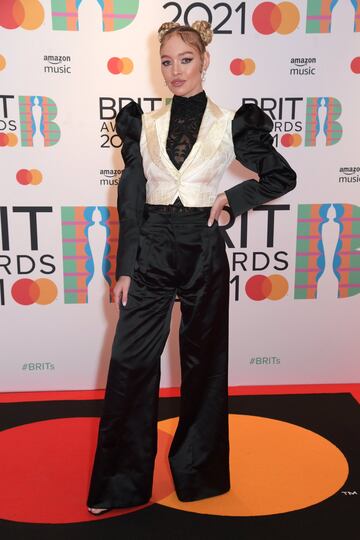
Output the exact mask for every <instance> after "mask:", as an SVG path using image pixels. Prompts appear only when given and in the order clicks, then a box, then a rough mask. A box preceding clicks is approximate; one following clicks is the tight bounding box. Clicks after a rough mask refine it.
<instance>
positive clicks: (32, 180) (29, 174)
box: [16, 169, 43, 186]
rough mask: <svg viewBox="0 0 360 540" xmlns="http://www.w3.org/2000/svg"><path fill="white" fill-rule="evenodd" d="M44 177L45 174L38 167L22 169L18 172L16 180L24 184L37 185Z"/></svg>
mask: <svg viewBox="0 0 360 540" xmlns="http://www.w3.org/2000/svg"><path fill="white" fill-rule="evenodd" d="M42 179H43V176H42V174H41V172H40V171H39V170H38V169H30V170H28V169H20V170H19V171H18V172H17V173H16V180H17V181H18V182H19V184H21V185H23V186H27V185H28V184H32V185H33V186H36V185H38V184H40V183H41V182H42Z"/></svg>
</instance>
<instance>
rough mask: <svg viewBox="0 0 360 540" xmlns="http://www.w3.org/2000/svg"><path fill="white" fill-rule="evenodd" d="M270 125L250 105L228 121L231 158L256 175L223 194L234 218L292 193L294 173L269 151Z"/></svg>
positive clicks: (275, 153)
mask: <svg viewBox="0 0 360 540" xmlns="http://www.w3.org/2000/svg"><path fill="white" fill-rule="evenodd" d="M272 129H273V121H272V119H271V118H270V116H268V115H267V114H266V113H264V112H263V111H262V109H260V107H258V106H257V105H255V104H253V103H245V104H244V105H242V106H241V107H240V108H239V109H238V110H237V111H236V113H235V116H234V118H233V120H232V137H233V142H234V151H235V156H236V159H237V160H238V161H240V162H241V163H242V164H243V165H245V166H246V167H247V168H249V169H251V170H252V171H255V172H257V173H258V175H259V180H255V179H251V180H244V182H242V183H240V184H237V185H236V186H234V187H232V188H230V189H228V190H226V191H225V193H226V196H227V198H228V201H229V205H230V208H231V210H232V212H233V214H234V216H238V215H240V214H243V213H244V212H246V211H247V210H250V209H251V208H254V207H255V206H259V205H260V204H263V203H266V202H268V201H270V200H272V199H275V198H277V197H280V196H281V195H284V194H285V193H287V192H288V191H291V190H292V189H294V187H295V185H296V173H295V171H294V170H293V169H292V168H291V167H290V165H289V163H288V162H287V161H286V159H285V158H284V157H283V156H282V155H281V154H279V152H277V150H275V148H274V147H273V145H272V143H273V140H274V139H273V137H272V136H271V135H270V131H271V130H272Z"/></svg>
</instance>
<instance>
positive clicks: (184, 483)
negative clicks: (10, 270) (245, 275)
mask: <svg viewBox="0 0 360 540" xmlns="http://www.w3.org/2000/svg"><path fill="white" fill-rule="evenodd" d="M159 208H161V207H157V206H152V205H146V213H145V220H144V223H143V225H142V227H141V232H140V240H139V249H138V253H137V259H136V265H135V272H134V274H133V277H132V280H131V285H130V289H129V294H128V301H127V304H126V306H121V307H120V316H119V320H118V324H117V328H116V333H115V338H114V343H113V348H112V355H111V360H110V366H109V373H108V379H107V385H106V391H105V399H104V407H103V413H102V416H101V419H100V425H99V432H98V442H97V449H96V454H95V460H94V466H93V470H92V477H91V483H90V490H89V496H88V501H87V503H88V506H91V507H97V508H119V507H127V506H136V505H140V504H144V503H146V502H148V501H149V499H150V498H151V493H152V483H153V472H154V461H155V456H156V452H157V420H158V416H157V415H158V396H159V383H160V356H161V353H162V351H163V349H164V346H165V343H166V339H167V336H168V333H169V328H170V319H171V311H172V306H173V303H174V300H175V298H176V296H177V297H178V299H179V301H180V306H181V322H180V330H179V340H180V363H181V398H180V408H179V410H180V412H179V422H178V425H177V429H176V432H175V434H174V438H173V440H172V444H171V446H170V450H169V455H168V458H169V464H170V470H171V473H172V477H173V481H174V487H175V490H176V494H177V496H178V498H179V499H180V500H181V501H193V500H198V499H203V498H206V497H212V496H215V495H219V494H221V493H224V492H226V491H228V490H229V489H230V478H229V476H230V475H229V436H228V302H229V264H228V259H227V255H226V250H225V242H224V239H223V237H222V235H221V232H220V230H219V225H218V223H217V221H216V220H215V221H214V223H213V225H212V226H210V227H209V226H208V225H207V221H208V217H209V211H210V209H209V208H202V209H192V211H187V212H186V211H185V212H181V211H176V212H163V211H161V210H160V211H159Z"/></svg>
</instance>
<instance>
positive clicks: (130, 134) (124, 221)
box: [115, 101, 146, 279]
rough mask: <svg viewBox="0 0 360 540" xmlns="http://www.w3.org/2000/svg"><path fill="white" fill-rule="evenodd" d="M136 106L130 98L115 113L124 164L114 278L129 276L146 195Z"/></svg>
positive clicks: (139, 120)
mask: <svg viewBox="0 0 360 540" xmlns="http://www.w3.org/2000/svg"><path fill="white" fill-rule="evenodd" d="M141 115H142V110H141V108H140V106H139V105H138V104H137V103H135V102H134V101H131V102H130V103H128V104H127V105H126V106H125V107H123V108H122V109H121V110H120V112H119V113H118V115H117V117H116V121H115V126H116V132H117V134H118V135H119V137H120V138H121V140H122V141H123V144H122V148H121V155H122V157H123V160H124V164H125V168H124V170H123V172H122V175H121V178H120V182H119V185H118V198H117V209H118V214H119V225H120V228H119V243H118V250H117V257H116V279H119V277H120V276H132V274H133V271H134V266H135V260H136V255H137V249H138V243H139V235H140V227H141V223H142V219H143V209H144V205H145V199H146V188H145V184H146V178H145V176H144V169H143V165H142V156H141V153H140V135H141Z"/></svg>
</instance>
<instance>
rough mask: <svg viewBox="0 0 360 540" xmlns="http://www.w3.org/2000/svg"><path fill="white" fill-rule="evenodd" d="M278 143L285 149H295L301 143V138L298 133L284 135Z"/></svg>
mask: <svg viewBox="0 0 360 540" xmlns="http://www.w3.org/2000/svg"><path fill="white" fill-rule="evenodd" d="M280 142H281V144H282V145H283V146H284V147H285V148H290V147H291V146H292V147H293V148H295V147H296V146H300V144H301V143H302V137H301V135H299V134H298V133H286V135H283V136H282V137H281V139H280Z"/></svg>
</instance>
